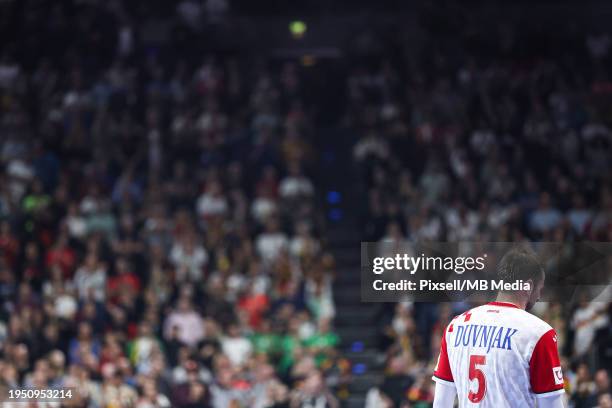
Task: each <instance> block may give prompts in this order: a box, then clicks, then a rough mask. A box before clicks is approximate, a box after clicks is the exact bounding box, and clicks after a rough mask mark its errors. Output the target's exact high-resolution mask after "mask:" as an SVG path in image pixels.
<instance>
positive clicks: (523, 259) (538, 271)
mask: <svg viewBox="0 0 612 408" xmlns="http://www.w3.org/2000/svg"><path fill="white" fill-rule="evenodd" d="M497 276H498V278H499V279H503V280H504V281H505V282H515V281H517V280H523V281H527V280H529V279H531V280H532V281H533V282H539V281H541V280H542V279H543V277H544V268H542V264H541V263H540V261H539V260H538V257H537V255H536V254H535V252H533V250H531V248H529V247H527V246H516V247H514V248H512V249H510V250H509V251H508V252H506V254H505V255H504V256H503V258H502V259H501V261H499V264H498V265H497Z"/></svg>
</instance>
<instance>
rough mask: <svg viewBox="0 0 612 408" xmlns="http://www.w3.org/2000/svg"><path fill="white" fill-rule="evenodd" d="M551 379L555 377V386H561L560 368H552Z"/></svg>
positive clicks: (561, 375)
mask: <svg viewBox="0 0 612 408" xmlns="http://www.w3.org/2000/svg"><path fill="white" fill-rule="evenodd" d="M552 370H553V377H555V385H561V384H563V373H562V372H561V367H553V369H552Z"/></svg>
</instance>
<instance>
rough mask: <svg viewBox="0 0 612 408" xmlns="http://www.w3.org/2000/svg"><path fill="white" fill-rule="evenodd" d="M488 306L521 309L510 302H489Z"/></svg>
mask: <svg viewBox="0 0 612 408" xmlns="http://www.w3.org/2000/svg"><path fill="white" fill-rule="evenodd" d="M487 305H489V306H502V307H513V308H515V309H520V307H518V306H517V305H515V304H514V303H510V302H489V303H487Z"/></svg>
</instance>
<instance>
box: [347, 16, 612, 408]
mask: <svg viewBox="0 0 612 408" xmlns="http://www.w3.org/2000/svg"><path fill="white" fill-rule="evenodd" d="M459 11H460V10H459ZM433 17H435V16H433ZM437 17H440V18H449V17H448V15H447V14H445V13H444V11H440V13H439V15H438V16H437ZM463 17H465V16H464V15H462V14H461V13H460V12H459V14H458V15H457V18H456V20H457V21H463V20H462V18H463ZM448 22H449V24H455V23H452V22H450V20H448ZM482 23H483V24H482V25H481V26H477V25H474V24H473V25H467V26H465V27H457V26H458V25H459V23H458V22H457V23H456V25H455V26H452V27H451V28H444V27H441V26H435V25H433V24H432V25H428V21H424V22H422V26H421V30H422V31H423V33H424V34H423V38H426V39H427V40H426V42H425V44H423V46H422V48H417V49H412V48H408V47H406V48H405V49H404V50H403V53H400V54H399V55H393V54H391V53H390V52H388V53H387V54H385V58H383V59H382V60H381V62H380V63H379V64H368V63H363V64H361V65H357V66H356V67H355V68H354V70H353V72H352V74H351V75H350V76H349V77H348V80H347V87H348V97H349V101H348V106H349V112H348V115H347V118H346V121H347V124H348V125H349V126H351V127H352V128H353V129H354V131H355V132H356V134H357V135H358V141H357V143H356V144H355V146H354V150H353V159H354V161H355V163H356V166H357V168H358V171H359V172H360V174H361V178H362V184H363V189H364V194H367V202H366V204H365V205H364V208H363V211H362V218H363V221H364V224H365V227H364V240H367V241H379V242H385V243H392V244H393V245H394V247H398V248H402V245H403V244H402V243H407V242H412V241H433V242H438V241H441V242H444V241H449V242H457V241H468V242H469V241H483V242H521V241H550V242H560V241H604V242H610V241H612V110H611V109H610V107H611V106H612V77H610V72H612V53H611V52H610V46H611V45H612V44H611V42H610V35H609V34H607V33H605V32H603V31H597V30H595V29H593V30H592V31H580V30H579V29H577V28H576V26H575V25H569V26H568V27H566V28H564V29H563V28H562V29H560V30H559V31H555V32H554V34H550V35H548V34H546V33H544V32H543V31H542V30H541V29H540V27H537V26H532V27H530V26H526V27H521V26H518V25H516V26H514V25H511V24H497V22H495V21H490V22H488V23H485V22H482ZM453 28H456V29H457V31H453ZM445 30H446V31H445ZM394 45H395V46H396V47H395V48H394V49H395V50H397V49H400V50H401V49H402V45H401V44H394ZM611 267H612V265H608V268H611ZM609 271H610V269H608V276H610V275H609V273H610V272H609ZM468 307H471V306H470V305H467V304H463V303H457V304H411V303H405V304H398V305H397V306H396V307H394V308H393V307H389V308H388V310H387V312H386V313H385V316H386V318H385V319H383V320H384V322H383V323H381V326H380V330H381V332H383V333H384V334H383V336H382V338H381V342H380V349H381V350H384V351H385V352H386V353H387V361H388V363H387V378H388V379H389V378H393V379H394V380H393V381H394V382H395V384H397V383H398V382H399V381H400V380H399V379H398V376H397V373H395V371H396V369H397V366H398V364H400V365H402V369H401V370H400V372H401V376H400V377H399V378H402V376H403V381H404V382H403V385H401V386H400V387H399V389H400V390H403V393H402V392H399V393H398V392H397V388H394V387H393V386H391V387H390V388H388V389H389V390H390V391H389V392H385V387H388V384H387V381H385V384H383V386H382V387H381V388H377V389H373V390H372V392H371V395H370V397H371V398H372V401H374V402H372V404H373V405H371V406H372V407H375V406H379V405H376V404H382V402H381V401H384V400H387V399H389V400H391V401H393V402H394V403H395V404H396V406H398V405H399V404H400V403H402V401H404V403H405V404H409V402H408V401H412V402H411V403H413V404H414V403H415V400H414V399H412V396H411V393H413V391H411V389H414V387H415V386H417V385H418V383H419V381H422V378H423V375H424V374H423V372H425V373H427V372H430V370H429V369H426V370H424V368H423V367H424V365H426V364H427V363H429V364H431V363H432V362H433V363H435V358H436V357H437V351H438V347H439V340H440V336H441V333H442V330H443V329H444V327H446V325H447V323H448V322H449V319H450V318H452V316H454V315H456V314H458V313H461V312H463V311H464V310H465V309H467V308H468ZM535 313H537V314H540V315H541V316H543V318H544V319H545V320H546V321H548V322H550V323H551V324H552V325H553V326H554V328H555V329H556V330H557V332H558V334H559V338H560V339H561V341H560V344H559V345H560V351H561V353H562V355H563V357H564V373H565V376H566V385H567V387H566V390H567V395H568V399H569V403H570V406H572V407H576V408H580V407H589V408H591V407H594V406H600V407H609V406H611V404H612V402H611V400H610V381H609V370H610V368H611V367H612V350H611V349H610V345H611V344H612V332H611V330H610V318H611V313H612V308H611V307H610V304H609V303H608V302H588V301H586V300H582V299H581V298H575V299H574V300H573V301H572V302H567V303H564V304H556V303H554V304H544V303H542V304H539V305H538V308H537V309H536V310H535ZM394 373H395V374H394ZM415 384H416V385H415ZM430 384H431V383H430V382H428V383H427V384H426V386H425V387H424V391H419V392H422V402H423V403H424V404H426V403H427V401H431V398H432V388H433V386H432V385H430ZM417 389H418V386H417ZM414 392H416V391H414ZM379 393H380V394H381V395H382V396H380V395H378V394H379ZM417 401H421V400H420V399H417ZM406 406H408V405H406Z"/></svg>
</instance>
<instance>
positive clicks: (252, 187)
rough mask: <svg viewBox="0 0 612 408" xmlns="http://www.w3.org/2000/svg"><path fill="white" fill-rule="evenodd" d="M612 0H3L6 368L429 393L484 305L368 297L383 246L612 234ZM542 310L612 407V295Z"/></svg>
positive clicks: (189, 392)
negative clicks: (365, 266) (442, 343)
mask: <svg viewBox="0 0 612 408" xmlns="http://www.w3.org/2000/svg"><path fill="white" fill-rule="evenodd" d="M611 17H612V7H611V5H610V3H608V2H605V1H581V2H578V1H568V0H561V1H554V2H553V1H540V2H533V1H524V0H522V1H514V2H501V1H462V2H452V1H427V2H426V1H415V2H403V1H399V0H379V1H376V2H372V1H366V0H354V1H338V0H335V1H326V0H305V1H300V2H286V1H280V0H275V1H267V2H255V1H236V0H206V1H204V0H181V1H139V0H130V1H127V0H125V1H123V0H62V1H45V0H2V1H0V30H1V39H0V43H1V46H0V110H1V114H0V302H1V304H0V387H2V389H4V390H6V389H9V388H13V389H14V388H33V387H40V388H52V387H77V388H76V389H77V390H78V397H77V398H75V399H74V401H72V402H70V403H67V406H75V407H77V406H78V407H105V408H106V407H113V408H115V407H137V408H149V407H171V406H172V407H209V408H228V407H231V408H238V407H252V408H271V407H276V408H281V407H292V408H307V407H328V408H332V407H347V408H348V407H351V408H352V407H368V408H379V407H387V406H388V407H402V408H406V407H428V406H431V401H432V398H433V395H432V391H433V385H432V382H431V381H430V376H431V371H432V366H433V364H434V363H435V361H434V360H435V357H436V352H437V349H438V347H439V339H440V333H441V330H442V329H443V328H444V327H445V326H446V324H447V323H448V321H449V320H450V318H452V316H454V315H455V314H457V313H461V312H462V311H464V310H466V309H467V308H468V307H469V306H470V305H467V304H462V303H440V304H438V303H414V304H411V303H399V304H389V303H386V304H374V303H370V304H366V303H361V302H360V292H359V287H360V286H359V285H360V283H359V262H360V258H359V249H358V248H359V242H360V241H383V240H385V241H392V242H396V243H397V244H398V245H401V242H402V241H404V240H410V241H412V240H422V239H426V240H433V241H459V240H472V241H478V240H483V241H523V240H531V241H562V240H575V241H579V240H593V241H612V172H611V163H612V150H611V149H612V130H611V129H612V128H611V126H612V78H611V76H610V75H611V73H612V53H611V52H610V47H611V45H612V43H611V37H610V25H609V21H610V18H611ZM535 312H536V313H537V314H539V315H540V316H542V317H543V318H544V319H545V320H546V321H547V322H550V324H551V325H552V326H553V327H554V328H555V329H556V330H557V333H558V336H559V346H560V351H561V354H562V359H563V372H564V373H565V384H566V391H567V393H566V395H567V398H568V403H569V406H570V407H574V408H591V407H595V406H601V407H610V406H612V405H611V404H612V401H611V400H610V380H609V370H610V368H611V367H612V331H611V327H612V326H611V325H610V312H611V309H610V304H609V303H602V302H592V303H589V302H583V301H568V302H566V303H563V304H561V303H554V304H541V305H539V307H537V308H536V311H535ZM606 404H607V405H606ZM7 406H8V405H7ZM46 406H53V405H52V404H49V405H46Z"/></svg>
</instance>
